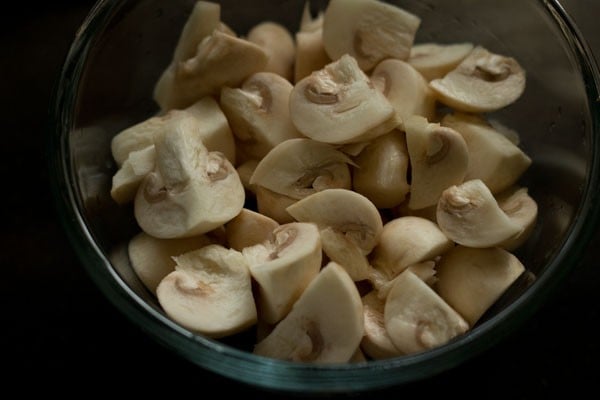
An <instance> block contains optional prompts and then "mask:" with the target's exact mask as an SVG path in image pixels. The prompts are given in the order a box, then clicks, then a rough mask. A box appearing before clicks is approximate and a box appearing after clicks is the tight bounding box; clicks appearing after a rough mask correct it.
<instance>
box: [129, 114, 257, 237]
mask: <svg viewBox="0 0 600 400" xmlns="http://www.w3.org/2000/svg"><path fill="white" fill-rule="evenodd" d="M154 139H155V140H154V146H155V149H156V167H155V170H154V171H152V172H150V173H149V174H148V175H146V177H145V178H144V180H143V181H142V183H141V185H140V187H139V189H138V191H137V194H136V197H135V201H134V215H135V218H136V221H137V222H138V224H139V226H140V227H141V228H142V230H143V231H145V232H146V233H148V234H149V235H152V236H155V237H157V238H163V239H171V238H178V237H186V236H194V235H199V234H202V233H206V232H208V231H211V230H213V229H215V228H217V227H219V226H221V225H223V224H224V223H225V222H227V221H229V220H230V219H232V218H233V217H235V216H236V215H238V214H239V212H240V211H241V209H242V207H243V205H244V200H245V192H244V187H243V186H242V183H241V181H240V178H239V176H238V174H237V173H236V171H235V169H234V168H233V166H232V165H231V163H230V162H229V161H228V160H227V158H225V156H224V155H223V154H222V153H219V152H209V151H208V150H207V149H206V147H204V144H203V142H202V138H201V136H200V135H199V134H198V130H197V129H195V124H193V123H192V124H189V125H188V124H184V123H176V124H174V126H173V127H172V129H166V130H165V131H164V132H161V133H158V134H156V135H155V136H154Z"/></svg>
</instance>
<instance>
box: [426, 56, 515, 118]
mask: <svg viewBox="0 0 600 400" xmlns="http://www.w3.org/2000/svg"><path fill="white" fill-rule="evenodd" d="M429 86H430V87H431V88H432V89H433V90H434V92H435V93H436V96H437V97H438V100H439V101H440V102H442V103H444V104H445V105H447V106H450V107H452V108H454V109H456V110H459V111H465V112H473V113H479V112H491V111H496V110H498V109H500V108H502V107H506V106H508V105H509V104H512V103H514V102H515V101H516V100H517V99H518V98H519V97H520V96H521V94H523V91H524V90H525V71H524V70H523V68H522V67H521V66H520V65H519V63H518V62H517V60H515V59H514V58H512V57H505V56H502V55H499V54H495V53H491V52H489V51H488V50H486V49H484V48H483V47H480V46H477V47H475V48H474V49H473V50H472V51H471V52H470V53H469V55H468V56H467V57H466V58H465V59H464V60H463V61H462V62H461V63H460V64H459V65H458V66H457V67H456V68H455V69H453V70H452V71H450V72H449V73H448V74H447V75H446V76H444V77H443V78H442V79H434V80H432V81H431V82H430V83H429Z"/></svg>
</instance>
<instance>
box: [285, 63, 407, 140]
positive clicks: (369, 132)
mask: <svg viewBox="0 0 600 400" xmlns="http://www.w3.org/2000/svg"><path fill="white" fill-rule="evenodd" d="M290 116H291V118H292V122H293V123H294V125H295V126H296V128H297V129H298V130H299V131H300V132H301V133H302V134H304V135H305V136H308V137H309V138H311V139H314V140H317V141H320V142H324V143H334V144H344V143H353V142H360V141H364V140H369V139H372V138H374V137H377V136H379V135H382V134H384V133H387V132H389V131H391V130H392V129H393V128H395V127H396V126H397V125H398V118H397V117H396V114H395V112H394V108H393V107H392V105H391V104H390V102H389V101H388V100H387V99H386V98H385V96H384V95H383V93H381V92H380V91H379V90H377V89H376V88H375V87H374V86H373V84H372V83H371V81H370V79H369V77H368V76H367V75H365V73H364V72H363V71H361V70H360V68H359V67H358V64H357V63H356V60H355V59H354V58H353V57H351V56H349V55H344V56H342V57H341V58H340V59H339V60H337V61H334V62H332V63H330V64H327V65H326V66H325V67H324V68H323V69H321V70H319V71H315V72H313V73H312V74H310V75H309V76H307V77H306V78H304V79H302V80H301V81H300V82H298V83H296V85H295V86H294V89H293V90H292V93H291V96H290Z"/></svg>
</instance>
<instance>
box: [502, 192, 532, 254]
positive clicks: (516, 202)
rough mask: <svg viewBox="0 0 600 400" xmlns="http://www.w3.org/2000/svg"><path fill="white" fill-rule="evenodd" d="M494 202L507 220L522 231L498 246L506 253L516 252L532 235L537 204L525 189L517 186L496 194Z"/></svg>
mask: <svg viewBox="0 0 600 400" xmlns="http://www.w3.org/2000/svg"><path fill="white" fill-rule="evenodd" d="M496 201H497V202H498V206H499V207H500V208H501V209H502V211H504V212H505V213H506V215H507V216H508V218H510V219H511V221H513V222H515V223H516V224H517V225H519V226H521V227H522V229H523V230H522V231H521V233H520V234H519V235H517V236H513V237H511V238H509V239H508V240H505V241H504V242H502V243H500V244H499V245H498V246H499V247H502V248H503V249H505V250H508V251H513V250H516V249H518V248H519V247H521V245H523V243H525V241H526V240H527V239H529V237H530V236H531V234H532V233H533V230H534V228H535V225H536V224H535V223H536V221H537V216H538V206H537V202H536V201H535V200H534V199H533V198H532V197H531V196H530V195H529V193H528V190H527V188H525V187H519V186H514V187H512V188H509V189H507V190H505V191H503V192H502V193H500V194H498V196H497V197H496Z"/></svg>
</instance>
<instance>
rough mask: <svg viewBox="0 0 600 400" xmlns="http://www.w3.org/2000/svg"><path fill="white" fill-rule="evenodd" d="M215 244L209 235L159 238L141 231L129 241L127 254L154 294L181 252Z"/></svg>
mask: <svg viewBox="0 0 600 400" xmlns="http://www.w3.org/2000/svg"><path fill="white" fill-rule="evenodd" d="M209 244H213V240H212V239H211V238H210V237H208V236H207V235H199V236H193V237H189V238H183V239H157V238H155V237H152V236H150V235H148V234H147V233H145V232H140V233H138V234H137V235H135V236H134V237H133V238H131V240H130V241H129V243H128V245H127V254H128V255H129V262H130V264H131V268H133V270H134V271H135V273H136V275H137V277H138V278H140V280H141V281H142V283H143V284H144V286H146V288H148V290H149V291H151V292H152V293H153V294H156V288H157V287H158V284H159V283H160V281H161V280H162V279H163V278H164V277H165V276H167V275H168V274H170V273H171V272H173V271H174V270H175V266H176V265H177V264H176V263H175V260H174V259H173V257H177V256H179V255H181V254H184V253H188V252H190V251H193V250H198V249H201V248H202V247H204V246H208V245H209Z"/></svg>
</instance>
